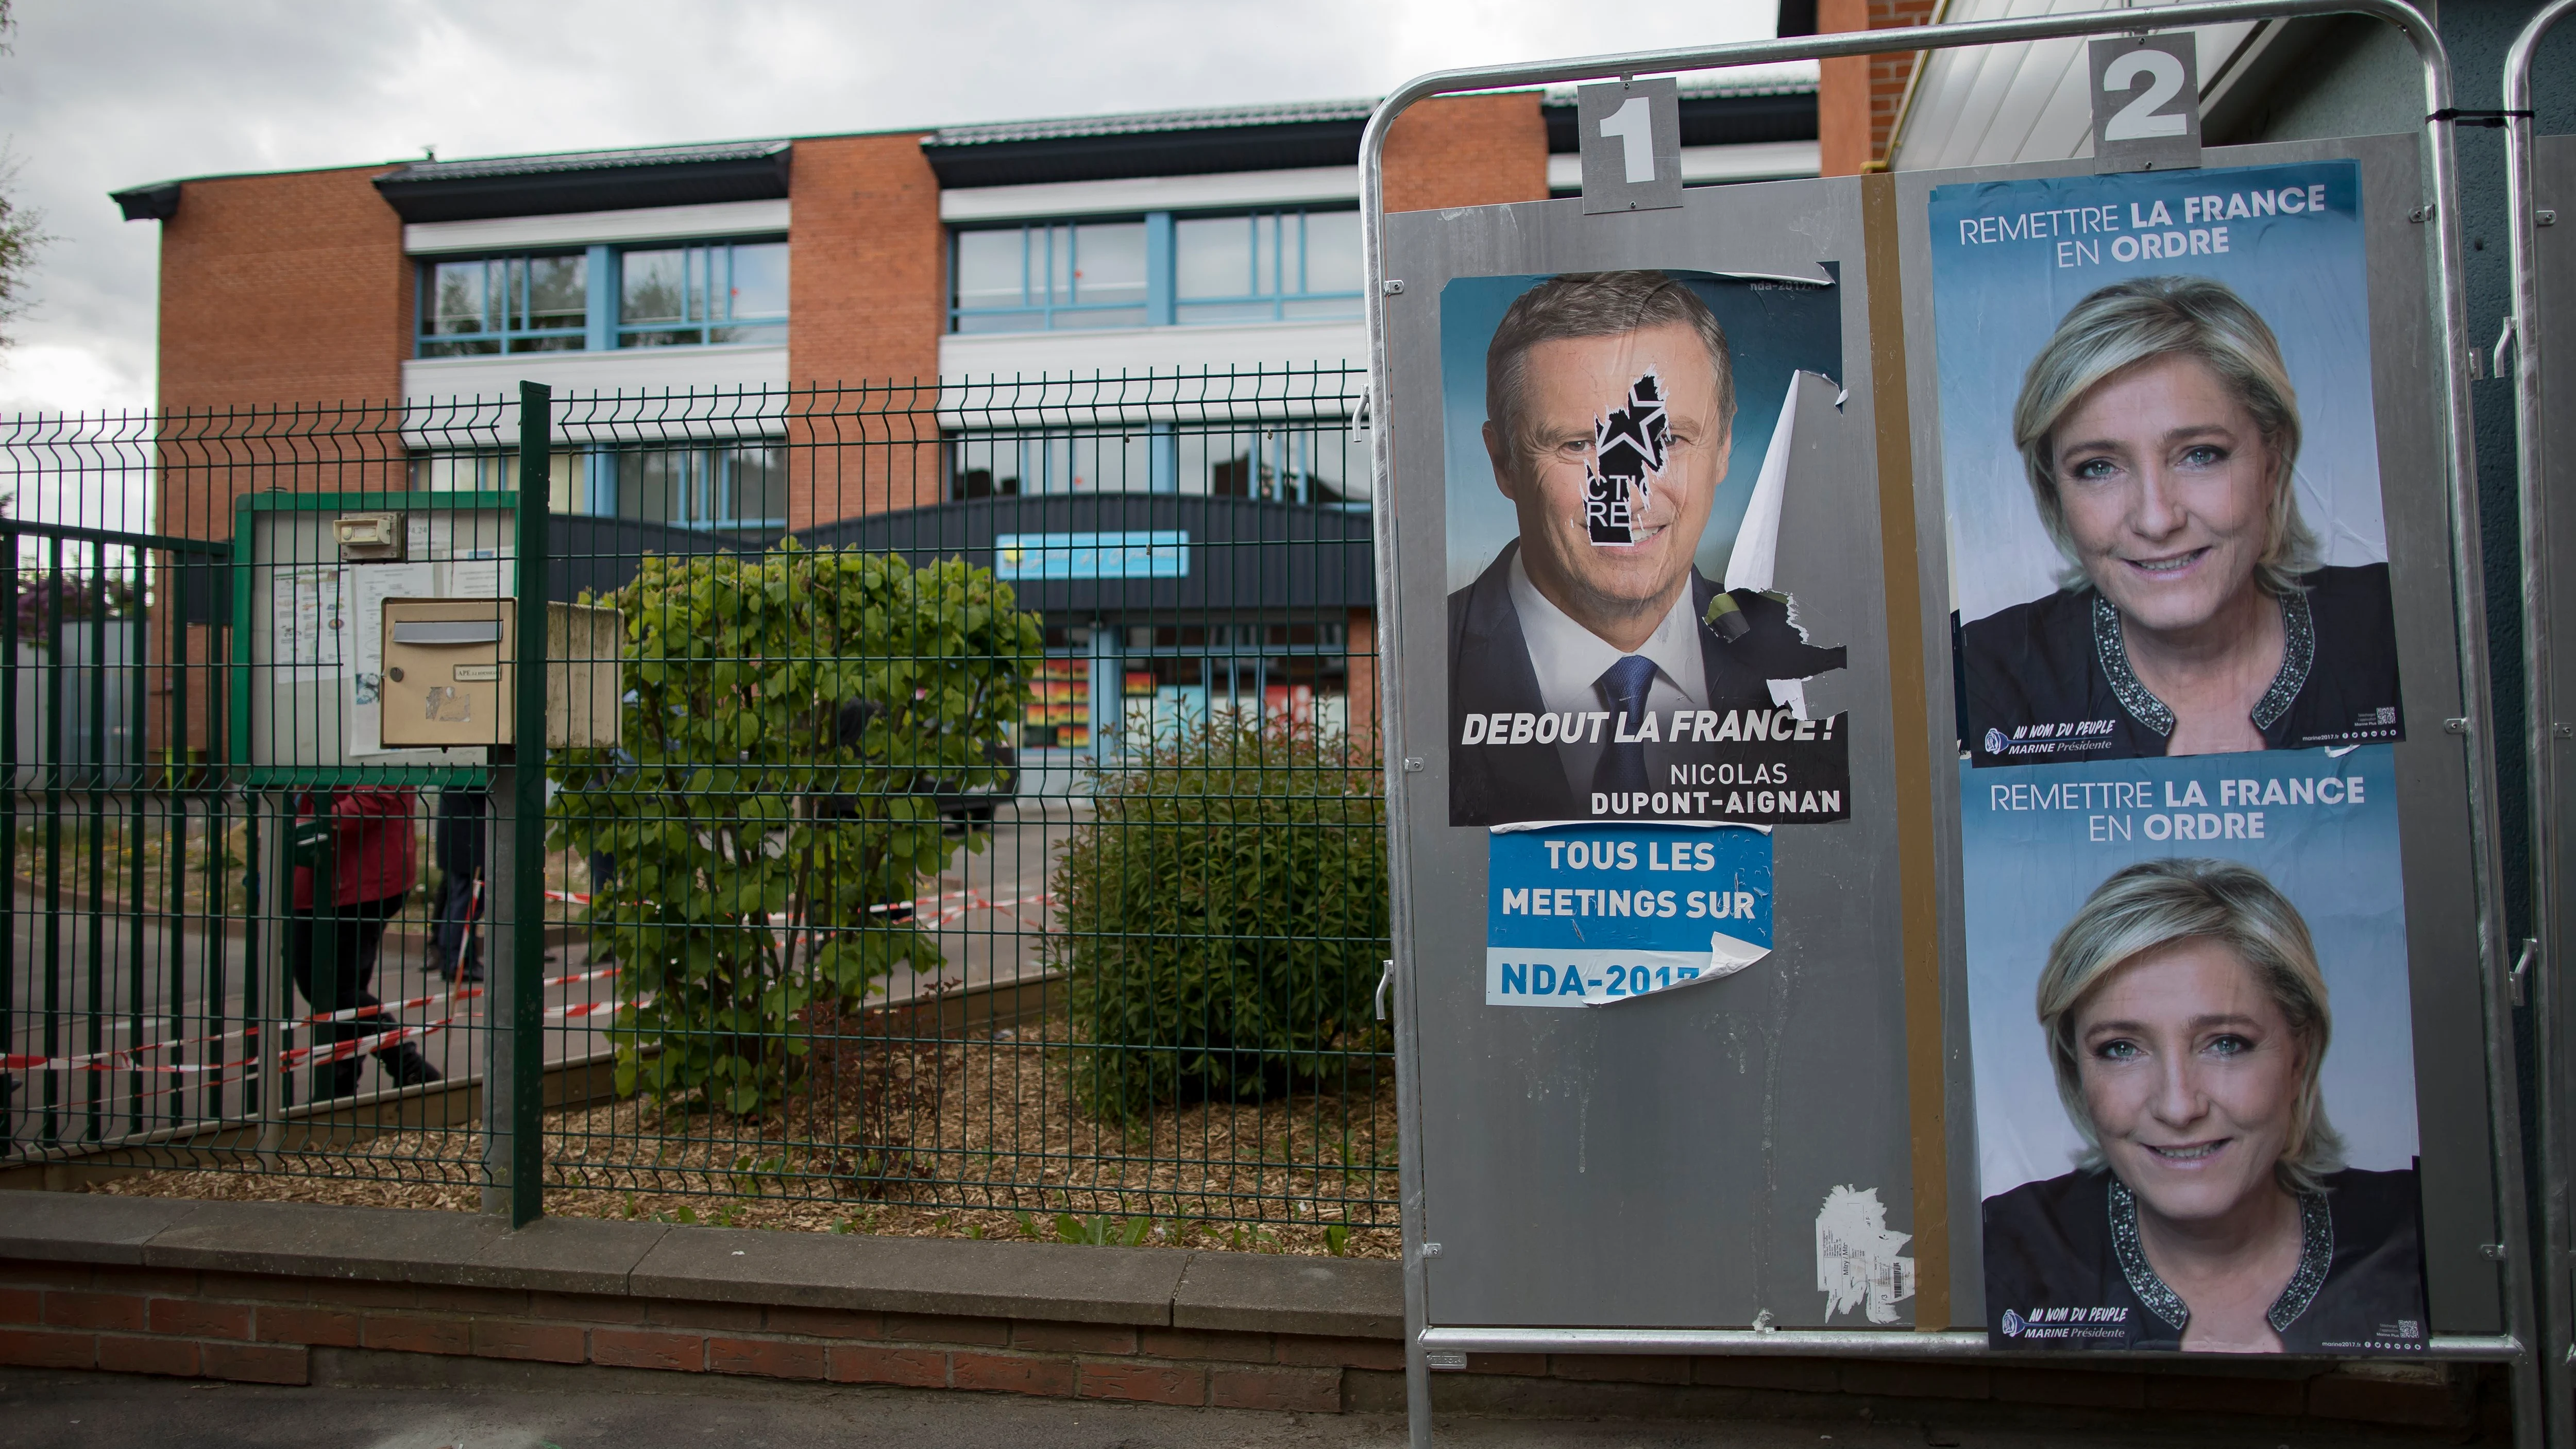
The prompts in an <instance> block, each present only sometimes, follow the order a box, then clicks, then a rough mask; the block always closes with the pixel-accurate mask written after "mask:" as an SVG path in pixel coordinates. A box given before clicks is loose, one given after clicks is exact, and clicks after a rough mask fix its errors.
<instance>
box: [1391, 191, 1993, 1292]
mask: <svg viewBox="0 0 2576 1449" xmlns="http://www.w3.org/2000/svg"><path fill="white" fill-rule="evenodd" d="M1678 201H1679V204H1678V205H1674V206H1668V207H1663V208H1659V209H1640V210H1637V211H1634V212H1628V211H1625V210H1621V211H1614V212H1598V213H1594V212H1586V211H1585V210H1583V207H1582V204H1581V203H1580V202H1579V201H1578V200H1577V199H1576V198H1571V197H1568V198H1563V199H1559V200H1554V201H1544V202H1527V203H1517V204H1512V205H1507V206H1493V207H1478V208H1468V209H1464V210H1460V211H1447V212H1437V213H1433V212H1406V213H1396V214H1392V215H1390V216H1388V218H1387V220H1386V242H1387V246H1386V263H1385V265H1386V268H1387V276H1388V277H1389V278H1390V279H1401V280H1402V283H1403V286H1402V290H1401V292H1400V293H1398V292H1395V291H1389V292H1388V293H1387V294H1386V295H1387V296H1388V298H1389V300H1388V303H1387V309H1386V333H1385V347H1386V353H1387V357H1386V368H1387V372H1386V376H1387V377H1388V378H1389V379H1390V380H1391V386H1392V388H1393V399H1392V402H1391V404H1390V411H1389V414H1388V416H1387V420H1386V421H1385V422H1384V423H1383V424H1381V426H1383V427H1384V428H1385V429H1386V437H1387V443H1386V446H1387V449H1388V455H1389V483H1388V491H1387V493H1386V495H1385V497H1386V498H1387V499H1389V500H1390V501H1389V502H1388V503H1387V504H1386V505H1385V506H1386V507H1388V508H1389V510H1390V512H1391V513H1392V514H1393V515H1395V516H1396V517H1397V518H1399V519H1400V521H1401V526H1400V527H1393V528H1387V529H1382V533H1381V538H1382V540H1383V541H1384V542H1385V546H1386V547H1387V548H1388V549H1389V550H1390V552H1391V554H1392V560H1391V563H1392V577H1393V583H1392V585H1391V589H1392V593H1391V598H1392V604H1391V608H1390V613H1391V615H1392V617H1393V621H1394V622H1393V627H1392V628H1391V630H1390V635H1391V641H1390V642H1391V649H1390V657H1391V658H1392V659H1394V660H1395V663H1393V664H1392V665H1391V666H1390V670H1389V676H1388V677H1389V682H1390V688H1391V690H1392V692H1393V694H1394V699H1393V701H1392V705H1391V708H1392V710H1393V718H1394V720H1395V729H1396V735H1397V738H1396V740H1395V741H1394V742H1393V743H1392V744H1391V749H1392V751H1393V752H1394V753H1396V754H1398V755H1400V756H1402V757H1404V759H1405V763H1404V767H1403V768H1402V769H1401V770H1398V771H1395V772H1393V773H1392V774H1391V776H1390V780H1391V788H1392V790H1393V791H1394V792H1396V795H1397V801H1398V803H1399V806H1400V808H1398V809H1397V810H1396V811H1395V812H1394V813H1395V819H1394V821H1393V834H1394V836H1395V838H1396V840H1397V841H1398V845H1397V849H1398V851H1399V852H1400V853H1401V857H1402V860H1403V862H1404V869H1403V870H1402V872H1401V885H1400V887H1399V888H1400V889H1401V890H1402V891H1404V892H1405V893H1406V894H1405V896H1404V905H1403V908H1402V909H1403V912H1404V918H1405V921H1406V922H1407V923H1408V924H1406V925H1404V926H1403V927H1402V928H1401V929H1400V930H1399V941H1398V944H1397V951H1398V953H1399V958H1400V959H1399V961H1398V965H1397V974H1396V984H1395V996H1396V1001H1397V1006H1396V1010H1397V1013H1398V1021H1399V1028H1398V1030H1399V1042H1400V1043H1404V1045H1403V1046H1401V1047H1400V1050H1401V1051H1411V1052H1415V1053H1418V1056H1416V1057H1414V1058H1413V1059H1412V1060H1413V1061H1414V1062H1416V1063H1418V1066H1417V1068H1416V1069H1415V1070H1414V1071H1412V1072H1411V1073H1409V1074H1408V1077H1407V1080H1408V1081H1409V1082H1411V1083H1413V1084H1415V1086H1414V1089H1415V1090H1417V1091H1418V1092H1419V1101H1420V1108H1419V1110H1420V1112H1421V1114H1422V1116H1421V1121H1422V1122H1423V1124H1424V1126H1423V1130H1422V1131H1421V1133H1420V1134H1419V1136H1418V1138H1417V1140H1418V1141H1419V1143H1420V1151H1421V1159H1420V1160H1421V1164H1422V1165H1421V1176H1420V1178H1419V1179H1418V1180H1419V1181H1420V1183H1421V1184H1422V1188H1421V1191H1422V1196H1421V1199H1420V1201H1421V1204H1422V1206H1421V1210H1420V1211H1421V1216H1420V1219H1419V1221H1420V1228H1419V1232H1420V1234H1421V1238H1422V1246H1421V1249H1420V1259H1419V1262H1420V1273H1421V1281H1422V1283H1423V1285H1424V1291H1425V1293H1426V1294H1427V1311H1428V1313H1429V1315H1430V1318H1429V1321H1430V1322H1432V1323H1435V1324H1449V1325H1519V1326H1522V1327H1528V1328H1546V1329H1548V1330H1550V1331H1552V1332H1553V1331H1562V1332H1566V1333H1571V1334H1578V1335H1579V1334H1580V1333H1583V1332H1589V1331H1591V1330H1592V1329H1594V1328H1600V1327H1603V1326H1615V1325H1637V1326H1650V1327H1658V1328H1670V1329H1692V1330H1698V1329H1710V1330H1727V1331H1743V1330H1748V1329H1754V1328H1758V1327H1776V1328H1800V1327H1813V1328H1823V1327H1831V1326H1841V1327H1859V1328H1885V1329H1889V1330H1895V1331H1901V1330H1904V1329H1906V1328H1909V1327H1911V1326H1913V1325H1914V1324H1915V1322H1916V1321H1917V1319H1918V1316H1920V1315H1925V1314H1929V1315H1930V1321H1933V1322H1946V1321H1947V1314H1948V1311H1949V1310H1948V1307H1947V1302H1946V1298H1945V1297H1944V1296H1942V1295H1943V1294H1944V1293H1945V1291H1946V1289H1945V1286H1944V1285H1945V1282H1946V1280H1943V1279H1941V1278H1940V1277H1939V1263H1940V1261H1941V1252H1942V1250H1943V1248H1945V1247H1946V1245H1947V1243H1948V1236H1947V1228H1946V1225H1945V1224H1944V1223H1943V1220H1942V1219H1941V1218H1940V1217H1939V1216H1938V1214H1937V1211H1936V1212H1935V1213H1934V1214H1933V1215H1932V1216H1931V1218H1930V1219H1929V1220H1930V1222H1931V1223H1932V1224H1933V1226H1931V1227H1930V1228H1928V1229H1927V1228H1926V1227H1925V1226H1924V1224H1925V1222H1926V1216H1925V1208H1924V1192H1925V1191H1926V1188H1925V1184H1924V1182H1923V1181H1922V1180H1921V1179H1920V1177H1919V1176H1918V1174H1917V1172H1916V1153H1915V1144H1916V1143H1917V1142H1918V1141H1919V1140H1921V1139H1920V1136H1919V1133H1920V1130H1921V1125H1920V1123H1919V1122H1918V1121H1917V1120H1916V1119H1917V1115H1918V1114H1917V1111H1916V1108H1915V1105H1914V1104H1913V1103H1912V1102H1911V1101H1910V1099H1909V1096H1908V1092H1907V1088H1906V1074H1905V1067H1906V1063H1907V1061H1908V1052H1909V1050H1910V1047H1909V1044H1908V1030H1909V1017H1908V1009H1909V1000H1910V999H1911V998H1910V997H1909V988H1910V986H1915V985H1919V986H1920V987H1921V994H1922V995H1923V997H1924V998H1925V999H1926V1000H1929V999H1930V996H1931V993H1932V991H1933V990H1934V989H1935V988H1936V987H1937V972H1938V960H1937V956H1936V955H1935V954H1934V953H1933V951H1932V950H1931V949H1926V950H1925V951H1923V952H1922V953H1920V955H1921V957H1922V959H1921V961H1920V962H1919V963H1915V964H1919V966H1920V968H1921V969H1920V970H1919V972H1917V973H1916V974H1915V975H1914V976H1911V977H1910V976H1909V974H1908V971H1909V960H1908V957H1907V955H1906V945H1905V935H1904V919H1905V911H1906V897H1905V896H1904V894H1903V892H1902V890H1901V889H1900V884H1901V883H1902V882H1904V881H1906V880H1907V879H1908V877H1907V876H1906V873H1905V870H1904V867H1903V865H1902V863H1901V862H1900V861H1899V859H1898V856H1897V851H1898V831H1897V825H1896V816H1897V803H1896V802H1897V799H1898V788H1899V787H1898V782H1897V772H1898V764H1897V753H1898V749H1899V737H1900V735H1901V734H1903V733H1905V731H1904V730H1903V729H1902V728H1901V727H1900V726H1899V725H1898V724H1897V723H1895V720H1896V711H1895V709H1894V707H1893V705H1892V703H1891V701H1892V698H1893V694H1892V688H1891V685H1890V683H1889V679H1890V673H1889V662H1888V660H1889V653H1890V647H1891V646H1890V638H1891V629H1892V628H1895V629H1901V630H1902V631H1903V637H1904V638H1905V641H1906V642H1905V644H1904V646H1903V647H1906V648H1916V647H1919V646H1917V645H1916V644H1915V643H1914V642H1913V641H1914V639H1915V638H1917V637H1919V636H1920V634H1921V616H1920V614H1919V612H1918V611H1919V607H1920V605H1919V601H1918V600H1917V599H1916V598H1915V596H1914V595H1913V594H1911V593H1904V594H1900V595H1898V596H1896V598H1895V599H1894V600H1893V601H1892V600H1891V596H1890V594H1889V592H1888V590H1887V588H1886V570H1885V567H1884V563H1883V557H1882V544H1883V538H1884V536H1883V535H1882V532H1881V516H1882V515H1881V508H1882V505H1883V502H1884V500H1885V499H1886V498H1887V497H1888V496H1890V495H1889V493H1888V492H1887V491H1885V490H1887V489H1888V488H1890V486H1891V485H1889V484H1887V483H1886V482H1884V481H1883V479H1882V477H1881V474H1880V470H1879V468H1878V466H1877V459H1878V457H1879V450H1880V448H1881V446H1882V442H1881V439H1882V436H1883V433H1882V429H1881V426H1880V409H1881V408H1882V406H1883V405H1884V403H1885V400H1884V399H1882V398H1881V397H1880V396H1879V395H1878V393H1877V392H1876V382H1875V381H1874V379H1873V377H1872V375H1871V372H1870V358H1871V353H1870V349H1869V346H1868V339H1869V336H1870V322H1869V317H1870V313H1869V310H1868V309H1869V299H1870V297H1871V295H1872V293H1871V291H1870V279H1869V277H1868V276H1867V275H1866V274H1865V272H1866V269H1865V268H1864V266H1863V264H1862V263H1863V260H1864V259H1865V256H1866V252H1865V249H1864V245H1863V227H1862V215H1861V208H1860V205H1859V202H1860V191H1859V187H1858V185H1857V183H1856V182H1854V181H1852V180H1850V179H1848V178H1835V179H1828V180H1818V181H1794V182H1781V183H1766V184H1762V185H1748V186H1740V187H1735V186H1731V187H1719V188H1707V189H1696V188H1694V189H1686V190H1680V191H1679V194H1678ZM1900 476H1901V475H1900ZM1895 488H1896V491H1895V492H1894V494H1893V496H1894V497H1895V499H1896V501H1897V504H1898V506H1899V509H1900V516H1904V517H1907V518H1909V519H1910V514H1906V513H1903V512H1902V510H1903V509H1904V508H1905V507H1907V506H1908V505H1909V504H1910V500H1909V499H1908V498H1907V497H1906V495H1905V494H1904V492H1903V491H1902V487H1901V485H1895ZM1906 526H1907V527H1910V524H1908V525H1906ZM1899 536H1902V534H1900V535H1899ZM1897 604H1901V605H1902V607H1903V611H1904V622H1902V623H1900V624H1897V625H1894V626H1892V625H1891V622H1890V619H1891V610H1892V608H1894V607H1895V606H1896V605H1897ZM1916 747H1917V748H1918V749H1919V748H1920V747H1921V745H1920V742H1919V741H1918V743H1917V745H1916ZM1918 788H1919V791H1920V794H1921V797H1922V800H1923V802H1924V808H1925V809H1926V810H1927V812H1928V808H1929V800H1930V794H1931V792H1930V787H1929V785H1928V783H1926V784H1922V785H1920V786H1919V787H1918ZM1920 887H1921V894H1922V896H1923V897H1924V899H1923V901H1922V902H1921V904H1922V905H1923V906H1924V907H1925V908H1928V907H1929V906H1930V904H1931V902H1930V900H1929V896H1930V892H1931V889H1932V884H1931V880H1930V877H1929V874H1928V872H1925V873H1923V874H1922V876H1921V878H1920ZM1479 927H1481V929H1479ZM1922 1111H1923V1112H1924V1113H1930V1114H1937V1112H1938V1105H1937V1104H1936V1103H1929V1102H1927V1103H1925V1104H1924V1105H1923V1108H1922ZM1931 1190H1932V1191H1934V1192H1935V1193H1937V1192H1938V1191H1939V1190H1940V1185H1939V1183H1938V1182H1937V1181H1936V1182H1934V1183H1933V1184H1932V1187H1931ZM1935 1205H1936V1208H1937V1199H1936V1204H1935ZM1927 1232H1928V1233H1930V1234H1932V1235H1934V1236H1933V1237H1932V1240H1931V1245H1930V1248H1929V1251H1928V1252H1927V1250H1926V1247H1925V1243H1924V1239H1923V1237H1922V1236H1921V1235H1922V1234H1924V1233H1927ZM1927 1263H1929V1264H1931V1265H1932V1267H1931V1269H1930V1270H1928V1271H1927V1270H1926V1268H1925V1265H1926V1264H1927Z"/></svg>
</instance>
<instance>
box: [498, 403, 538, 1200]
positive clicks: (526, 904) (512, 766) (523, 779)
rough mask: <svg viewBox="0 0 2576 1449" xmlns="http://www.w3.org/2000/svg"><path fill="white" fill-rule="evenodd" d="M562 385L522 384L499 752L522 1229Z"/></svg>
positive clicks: (510, 1102) (513, 1160) (528, 1186)
mask: <svg viewBox="0 0 2576 1449" xmlns="http://www.w3.org/2000/svg"><path fill="white" fill-rule="evenodd" d="M553 398H554V393H553V390H552V389H551V388H548V387H547V386H545V385H544V384H543V383H535V382H523V383H520V384H519V490H518V521H517V528H516V530H515V534H514V540H513V546H512V549H511V555H512V558H513V559H514V561H515V567H514V569H513V573H514V575H515V584H516V586H515V588H514V590H513V593H514V595H515V597H516V598H517V600H518V628H517V639H516V653H515V655H514V657H513V661H512V668H511V670H510V678H511V682H512V684H513V685H514V687H515V703H514V704H513V705H512V706H511V709H512V715H511V726H510V737H511V739H512V741H513V742H514V743H512V744H510V745H506V746H495V747H494V748H493V751H492V798H493V799H494V800H495V801H496V802H498V803H499V804H500V807H501V808H500V809H499V810H496V811H494V812H492V813H491V814H490V816H489V817H488V818H489V819H490V821H491V824H490V827H489V828H490V829H491V831H492V851H491V856H490V859H491V862H492V866H491V874H490V877H489V880H490V882H491V886H490V888H489V889H490V896H491V898H492V901H493V904H494V906H495V907H496V909H494V911H493V912H492V918H491V919H492V935H491V943H492V950H491V960H490V963H489V965H490V969H491V973H492V982H491V995H490V997H489V998H488V999H489V1000H490V1001H491V1002H492V1004H493V1007H492V1017H491V1021H492V1029H491V1032H490V1033H489V1035H488V1038H487V1043H488V1050H489V1052H490V1056H489V1057H488V1058H487V1059H486V1064H485V1067H484V1074H483V1211H485V1212H487V1213H490V1214H493V1215H495V1216H499V1217H506V1218H508V1219H509V1223H510V1226H511V1227H513V1228H521V1227H525V1226H527V1225H528V1224H529V1223H532V1222H534V1221H536V1220H537V1218H538V1217H539V1216H541V1215H542V1214H543V1213H544V1211H545V1181H544V1179H545V1138H544V1127H545V1105H546V1103H545V1030H544V1028H545V980H544V977H545V950H546V930H545V909H546V877H545V838H546V526H547V522H548V520H547V516H546V504H547V494H548V492H549V488H548V481H549V478H550V476H551V473H550V469H549V467H548V461H549V460H548V451H549V445H550V442H551V434H552V431H553V422H554V420H553Z"/></svg>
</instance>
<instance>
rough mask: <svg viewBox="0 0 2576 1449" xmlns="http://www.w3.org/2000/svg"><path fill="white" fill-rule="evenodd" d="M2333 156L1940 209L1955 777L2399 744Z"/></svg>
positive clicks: (1972, 198) (2362, 348)
mask: <svg viewBox="0 0 2576 1449" xmlns="http://www.w3.org/2000/svg"><path fill="white" fill-rule="evenodd" d="M2360 205H2361V176H2360V168H2359V166H2358V164H2357V163H2354V162H2351V161H2323V162H2313V163H2306V164H2299V165H2288V166H2270V167H2258V168H2247V169H2239V170H2218V171H2193V172H2187V173H2140V174H2133V175H2114V176H2077V177H2058V178H2048V179H2037V180H2029V181H2013V182H1981V183H1967V184H1961V185H1955V186H1944V187H1940V188H1937V189H1935V190H1934V191H1933V193H1932V201H1931V216H1930V221H1931V240H1932V257H1933V305H1934V312H1935V316H1936V335H1935V343H1936V349H1937V354H1938V356H1939V359H1940V410H1941V435H1942V476H1943V486H1944V488H1945V490H1946V493H1947V497H1948V509H1949V524H1950V539H1951V549H1950V563H1951V580H1952V602H1953V606H1954V608H1955V610H1956V620H1957V622H1958V626H1959V631H1958V641H1959V643H1958V659H1957V662H1958V668H1959V671H1960V674H1961V683H1962V686H1963V696H1964V708H1963V712H1962V717H1961V719H1960V735H1961V740H1960V743H1961V747H1962V749H1963V750H1965V751H1966V752H1968V754H1969V756H1970V758H1972V759H1973V760H1974V761H1975V763H1976V764H1978V765H1981V766H1992V765H2002V764H2047V763H2064V762H2070V761H2078V760H2086V761H2090V760H2106V759H2131V758H2137V757H2141V756H2178V755H2198V754H2213V753H2227V752H2236V751H2247V750H2282V749H2304V748H2313V747H2319V746H2338V747H2339V746H2346V745H2357V744H2370V743H2381V742H2387V741H2394V740H2399V739H2403V738H2404V737H2405V721H2404V719H2403V717H2402V715H2401V713H2400V708H2399V700H2398V691H2397V650H2396V636H2395V630H2394V628H2393V625H2392V621H2391V613H2390V592H2389V580H2388V548H2387V541H2386V534H2385V532H2384V529H2383V524H2382V513H2381V503H2380V476H2379V451H2378V444H2377V420H2376V417H2375V414H2374V411H2373V408H2372V403H2371V375H2370V329H2369V316H2368V309H2367V308H2366V307H2364V306H2363V305H2361V303H2360V301H2359V300H2358V299H2360V298H2363V297H2365V296H2367V295H2368V286H2367V280H2366V276H2365V271H2364V261H2363V254H2362V233H2361V221H2360Z"/></svg>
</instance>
